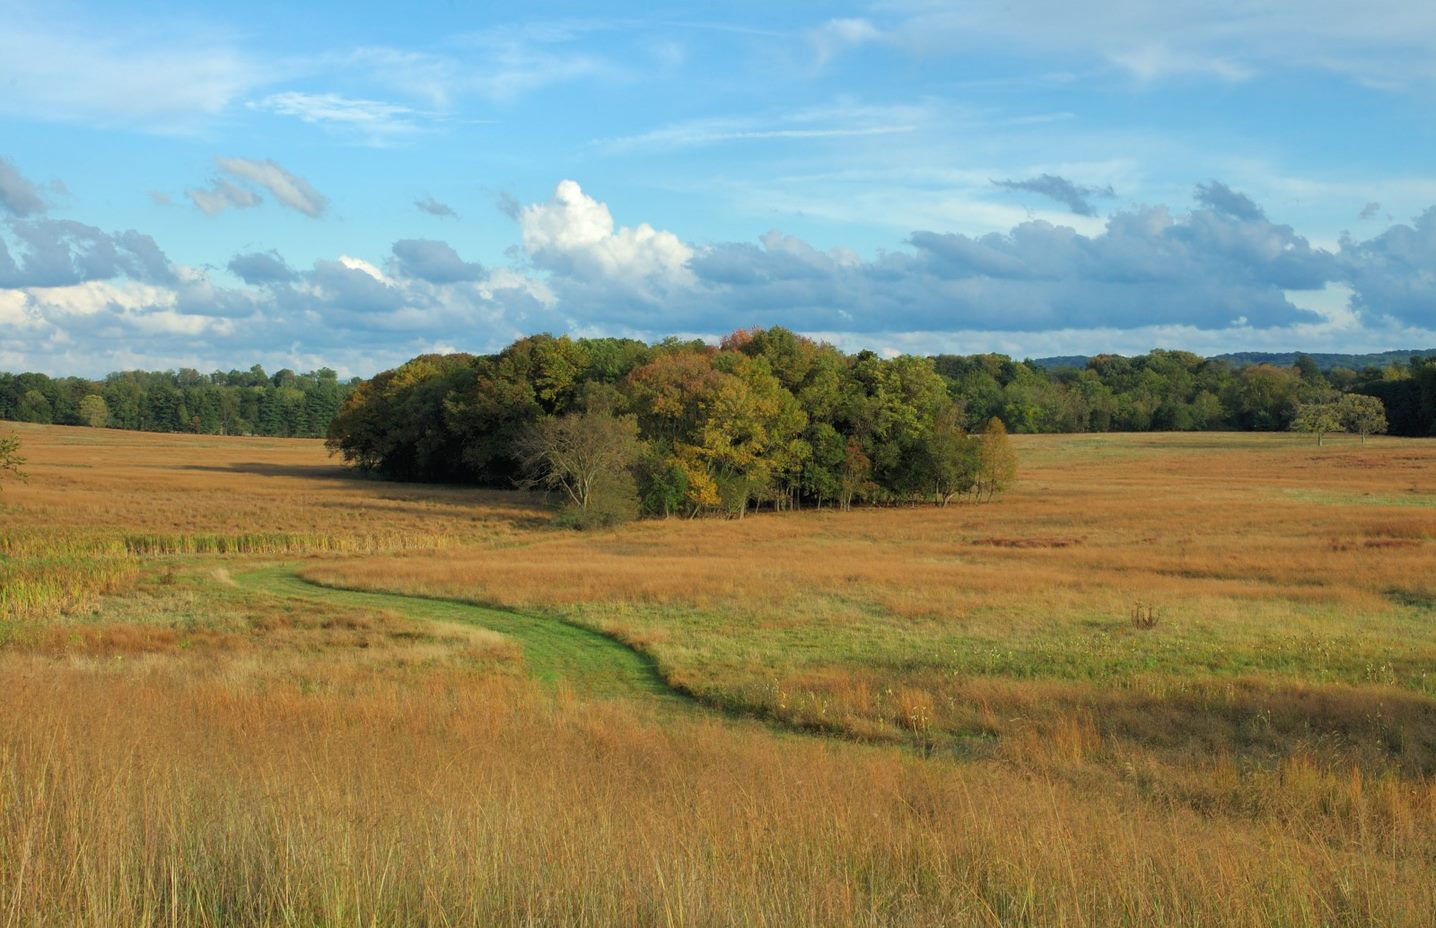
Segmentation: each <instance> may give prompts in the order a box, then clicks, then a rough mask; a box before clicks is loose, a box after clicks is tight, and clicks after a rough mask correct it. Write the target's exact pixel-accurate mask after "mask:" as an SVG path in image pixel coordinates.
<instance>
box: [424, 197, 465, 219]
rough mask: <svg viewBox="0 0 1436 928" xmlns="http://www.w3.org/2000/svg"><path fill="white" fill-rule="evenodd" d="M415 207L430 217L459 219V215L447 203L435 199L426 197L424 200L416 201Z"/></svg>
mask: <svg viewBox="0 0 1436 928" xmlns="http://www.w3.org/2000/svg"><path fill="white" fill-rule="evenodd" d="M414 206H415V207H416V208H417V209H418V210H419V211H420V212H423V213H428V214H429V215H430V216H438V217H439V218H440V219H458V218H459V214H458V213H456V212H454V208H453V207H452V206H450V205H449V204H447V203H442V202H440V201H438V200H436V199H434V198H433V197H424V198H423V199H422V200H415V201H414Z"/></svg>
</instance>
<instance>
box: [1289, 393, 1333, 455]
mask: <svg viewBox="0 0 1436 928" xmlns="http://www.w3.org/2000/svg"><path fill="white" fill-rule="evenodd" d="M1291 430H1292V431H1293V432H1309V433H1311V434H1313V435H1315V436H1316V445H1317V447H1318V448H1319V447H1321V440H1322V437H1323V436H1325V435H1326V434H1328V433H1329V432H1339V431H1341V414H1340V413H1339V412H1338V410H1337V406H1336V404H1335V403H1303V404H1302V405H1301V406H1300V407H1298V408H1297V411H1296V418H1295V419H1293V420H1292V422H1291Z"/></svg>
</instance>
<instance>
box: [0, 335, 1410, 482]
mask: <svg viewBox="0 0 1436 928" xmlns="http://www.w3.org/2000/svg"><path fill="white" fill-rule="evenodd" d="M754 334H758V333H754ZM788 335H791V333H786V334H785V333H784V330H781V329H773V330H769V332H768V333H762V334H761V337H759V339H758V341H759V344H760V345H763V344H766V343H767V342H770V341H774V340H785V339H786V338H787V336H788ZM537 338H538V341H537V342H536V344H539V345H546V344H547V343H548V342H549V341H553V342H559V343H564V344H572V345H574V346H577V348H576V349H575V351H576V352H577V353H578V354H583V353H587V355H588V356H589V359H588V360H587V361H581V365H582V366H584V371H583V372H581V373H578V374H575V375H574V376H577V377H578V378H579V379H580V380H581V381H582V382H583V383H589V382H599V383H604V384H608V385H610V386H614V387H615V388H617V389H620V390H621V391H623V390H627V391H629V392H632V390H634V389H637V387H626V386H625V385H624V384H623V381H624V379H625V378H626V377H627V376H628V375H629V374H630V373H631V372H632V371H634V370H636V369H638V368H640V367H643V366H645V365H647V364H648V363H650V362H652V361H654V360H656V359H657V358H659V357H660V356H665V355H673V354H683V353H685V352H686V353H690V354H695V355H702V354H704V353H705V352H715V353H722V352H725V351H733V350H736V348H735V346H733V345H725V346H720V347H719V348H718V349H712V348H709V347H708V346H704V345H702V344H700V343H697V342H675V341H668V342H663V343H660V344H658V345H652V346H650V345H645V344H643V343H641V342H637V341H630V340H623V339H579V340H576V341H572V342H571V343H570V342H567V341H565V340H563V339H549V338H548V337H547V336H539V337H537ZM793 338H794V339H795V340H796V341H797V342H798V343H800V344H806V343H805V342H804V340H802V339H797V337H796V336H793ZM528 341H530V340H524V342H520V343H518V345H523V344H524V343H525V342H528ZM518 345H516V346H511V347H510V348H509V349H506V351H505V352H503V353H501V354H500V355H495V356H492V357H491V358H489V359H488V360H483V361H482V364H483V365H492V364H500V366H501V367H502V366H504V365H510V364H513V363H517V362H516V361H512V360H508V361H504V362H502V363H500V362H499V361H498V360H497V359H498V358H501V357H503V356H504V355H506V354H513V353H515V352H518V353H519V354H522V353H523V351H525V350H529V349H520V348H519V347H518ZM531 350H532V351H537V352H538V353H539V354H545V353H552V352H550V351H549V349H547V348H533V349H531ZM765 350H766V349H765ZM803 351H804V352H811V353H815V354H816V355H817V356H819V358H820V360H819V361H817V362H815V364H816V366H817V367H818V368H819V369H820V370H823V371H830V372H833V374H834V376H837V375H836V372H837V371H838V370H839V369H845V368H846V366H847V365H849V364H854V363H856V361H855V359H857V358H858V357H861V355H854V356H852V357H847V356H842V355H841V354H840V353H838V352H836V351H835V350H834V349H830V348H826V347H824V346H812V347H805V348H804V349H803ZM557 353H559V354H564V353H565V352H564V351H563V350H557ZM739 353H742V352H739ZM790 353H791V354H795V355H796V354H798V353H800V352H797V351H796V350H795V351H794V352H790ZM480 360H481V359H476V358H474V357H471V356H466V355H456V356H453V357H452V358H451V359H450V360H449V361H447V362H446V361H442V360H438V359H434V358H429V359H416V362H420V361H422V363H421V364H419V365H418V366H419V368H422V369H424V370H428V369H430V368H432V369H433V370H434V372H435V373H434V376H439V375H440V374H441V373H443V374H444V376H447V374H446V373H444V372H447V371H449V369H450V368H451V367H460V368H468V367H472V366H474V365H476V364H480ZM416 362H410V365H405V368H406V369H407V368H409V367H410V366H411V365H414V364H415V363H416ZM571 363H579V362H571ZM669 363H673V364H679V363H684V362H669ZM690 363H691V362H690ZM719 363H720V364H729V363H732V362H730V361H721V362H719ZM769 363H770V365H771V364H772V360H771V359H770V360H769ZM864 363H867V364H870V363H871V362H870V361H867V362H864ZM903 363H905V364H909V365H911V364H921V363H930V364H931V367H932V370H933V371H934V372H935V373H936V374H937V376H938V378H939V379H940V380H941V381H942V384H943V386H944V388H945V390H946V391H947V394H948V395H949V396H950V397H951V398H952V399H953V400H954V401H955V403H956V411H955V413H954V415H955V416H956V417H957V424H958V425H959V426H960V428H961V429H962V430H964V431H966V432H974V431H979V430H981V429H983V428H984V427H985V424H986V423H987V422H988V421H989V420H991V419H992V418H994V417H995V418H997V419H1000V420H1001V421H1002V422H1003V424H1004V425H1005V426H1006V428H1007V429H1008V430H1009V431H1011V432H1104V431H1192V430H1240V431H1283V430H1287V429H1291V428H1308V429H1315V430H1317V431H1318V434H1321V432H1322V431H1327V430H1330V431H1336V430H1341V429H1343V428H1347V427H1349V426H1350V425H1351V423H1352V421H1353V419H1352V417H1353V415H1355V413H1354V412H1353V411H1352V403H1353V401H1352V400H1349V399H1346V398H1347V397H1353V396H1354V397H1362V396H1366V397H1373V398H1375V399H1376V400H1378V401H1379V402H1380V404H1381V414H1382V416H1383V417H1384V418H1385V420H1386V424H1387V431H1388V432H1389V433H1390V434H1393V435H1407V436H1424V435H1436V358H1432V357H1421V356H1415V357H1412V358H1410V359H1409V361H1407V362H1404V363H1398V362H1390V363H1386V364H1385V365H1383V366H1377V365H1370V366H1367V367H1364V368H1362V369H1361V370H1355V369H1350V368H1340V367H1338V368H1335V369H1328V370H1325V371H1323V370H1322V369H1321V368H1320V367H1318V365H1317V363H1316V362H1315V361H1314V360H1312V358H1311V357H1309V356H1305V355H1298V356H1297V357H1296V361H1295V362H1294V363H1292V364H1289V365H1288V364H1272V363H1257V364H1239V363H1234V362H1232V361H1231V360H1228V359H1219V358H1202V357H1200V356H1198V355H1195V354H1191V353H1189V352H1184V351H1162V350H1158V351H1152V352H1150V353H1148V354H1145V355H1141V356H1137V357H1123V356H1120V355H1098V356H1096V357H1093V358H1087V359H1077V360H1076V361H1074V363H1072V364H1069V365H1064V366H1058V367H1044V366H1041V365H1039V364H1037V363H1035V362H1032V361H1014V360H1012V359H1011V358H1009V357H1007V356H1005V355H1000V354H979V355H962V356H960V355H938V356H936V357H933V358H931V359H929V360H928V362H922V361H920V360H909V361H905V362H903ZM720 372H721V371H720ZM390 373H392V372H390ZM380 376H381V377H382V376H385V375H380ZM405 376H408V377H421V376H427V375H423V374H420V373H418V372H417V371H409V372H408V373H407V374H406V375H405ZM486 376H498V375H486ZM645 376H647V375H645ZM785 376H786V375H785ZM813 376H815V377H818V379H819V380H823V381H824V382H826V377H827V374H826V373H824V374H820V375H813ZM560 379H562V378H560ZM500 380H502V377H500ZM495 382H496V383H497V382H498V381H495ZM356 384H357V381H344V382H341V381H340V380H339V379H338V378H337V377H336V376H335V374H334V372H333V371H330V370H327V369H326V370H320V371H316V372H313V373H309V374H296V373H294V372H293V371H289V370H282V371H280V372H278V373H276V374H274V375H272V376H271V375H268V374H266V373H265V372H264V370H263V368H261V367H258V366H255V367H252V368H250V369H249V370H248V371H230V372H228V373H223V372H218V371H216V372H215V373H213V374H208V375H206V374H200V373H199V372H197V371H194V370H189V369H183V370H180V371H178V372H175V371H164V372H145V371H126V372H121V373H115V374H110V375H109V376H108V377H106V378H104V379H103V380H86V379H83V378H77V377H65V378H50V377H48V376H46V375H44V374H36V373H28V374H6V373H0V419H11V420H18V421H24V422H41V423H56V424H65V425H106V426H109V427H111V428H125V429H145V430H150V431H182V432H202V433H207V434H239V435H244V434H255V435H274V436H300V437H314V436H325V435H327V434H328V433H329V428H330V424H331V423H332V422H333V421H334V420H335V417H336V416H337V414H338V411H339V409H340V407H341V405H342V404H343V402H344V400H345V398H346V397H348V396H349V394H350V392H351V391H352V390H353V389H354V387H355V385H356ZM797 387H798V389H799V391H800V392H801V390H803V389H806V390H807V391H808V392H807V395H808V396H809V397H810V398H813V400H814V402H819V403H822V402H826V400H822V399H821V397H822V395H823V390H821V389H819V388H818V387H816V386H814V385H813V384H807V385H806V386H804V385H802V384H797ZM432 388H433V387H432V385H431V387H430V389H432ZM539 389H540V390H541V391H542V392H543V393H545V394H546V395H551V396H547V398H543V399H541V400H540V401H539V402H540V406H541V407H544V408H547V407H548V406H553V405H554V404H555V402H559V403H563V402H569V401H570V400H571V398H569V397H566V396H565V395H564V394H563V391H562V390H559V391H558V393H555V392H554V391H555V389H557V388H556V387H554V386H552V385H544V386H540V387H539ZM785 389H786V387H785ZM789 392H790V393H792V392H793V391H792V390H789ZM794 396H795V398H798V394H796V393H795V394H794ZM1343 404H1344V407H1345V412H1344V413H1343V411H1342V410H1340V409H1336V408H1334V407H1336V406H1339V405H1343ZM805 411H807V410H805ZM1304 411H1305V413H1306V414H1305V415H1303V412H1304ZM818 413H819V415H818V417H817V420H816V421H819V422H823V421H829V420H828V419H826V418H825V415H826V411H825V408H819V409H818ZM1370 413H1371V407H1370V406H1369V405H1368V406H1367V407H1366V408H1365V414H1366V415H1367V416H1369V414H1370ZM454 421H455V422H457V421H458V420H457V419H455V420H454ZM1333 423H1334V424H1333ZM1343 423H1345V424H1343ZM447 427H448V426H447V425H444V428H447ZM1351 430H1352V431H1362V430H1361V429H1358V428H1354V427H1353V428H1351ZM398 440H399V439H398V437H397V436H396V441H398ZM494 440H495V441H498V440H499V439H494ZM427 441H429V442H440V443H442V440H441V439H438V438H433V439H428V440H427ZM401 443H402V442H401ZM819 443H820V444H821V440H820V441H819ZM479 444H483V442H482V441H481V442H479ZM484 453H487V452H484ZM426 454H428V452H426V451H415V452H414V455H416V456H418V457H423V456H424V455H426ZM387 456H389V457H393V456H394V454H389V455H387ZM399 456H400V457H402V455H399ZM480 456H481V457H482V453H481V454H480ZM398 469H399V470H406V469H407V470H409V471H412V472H413V474H414V475H415V477H416V478H418V477H422V476H427V477H428V478H429V479H441V480H456V481H459V480H474V479H488V478H487V475H486V474H482V473H481V474H479V475H478V476H474V475H472V474H470V472H469V470H468V465H467V464H466V463H463V462H462V461H460V462H459V463H457V464H456V465H454V466H448V467H446V466H438V465H434V466H432V467H430V466H428V465H426V466H425V467H422V468H416V467H411V466H410V465H408V464H403V465H400V466H399V468H398ZM431 471H432V472H431Z"/></svg>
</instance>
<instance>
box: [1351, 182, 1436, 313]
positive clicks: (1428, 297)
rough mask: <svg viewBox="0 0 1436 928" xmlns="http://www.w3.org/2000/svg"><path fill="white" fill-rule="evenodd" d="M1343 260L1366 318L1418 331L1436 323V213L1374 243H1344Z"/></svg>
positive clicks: (1390, 231)
mask: <svg viewBox="0 0 1436 928" xmlns="http://www.w3.org/2000/svg"><path fill="white" fill-rule="evenodd" d="M1340 257H1341V263H1342V269H1343V272H1344V276H1345V278H1346V279H1347V280H1348V281H1349V282H1350V284H1351V288H1352V290H1353V296H1352V304H1353V306H1354V307H1355V308H1356V309H1357V310H1359V311H1360V312H1362V313H1363V314H1365V315H1373V316H1390V317H1392V318H1394V319H1397V320H1400V321H1403V322H1406V323H1410V324H1413V325H1427V326H1430V325H1432V323H1433V320H1436V207H1431V208H1430V209H1427V210H1426V211H1425V212H1424V213H1422V214H1421V215H1420V216H1418V217H1416V219H1415V221H1413V222H1411V223H1410V224H1406V223H1400V224H1398V225H1394V226H1392V227H1391V228H1389V229H1387V230H1386V231H1385V232H1383V233H1381V234H1380V235H1378V236H1376V237H1375V238H1372V239H1370V240H1368V241H1364V242H1357V241H1353V240H1352V239H1351V238H1350V237H1349V236H1346V237H1343V238H1342V240H1341V253H1340Z"/></svg>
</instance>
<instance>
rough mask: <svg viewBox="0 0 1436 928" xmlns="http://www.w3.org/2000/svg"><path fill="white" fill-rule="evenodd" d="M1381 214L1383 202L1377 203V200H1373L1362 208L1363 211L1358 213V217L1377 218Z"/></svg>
mask: <svg viewBox="0 0 1436 928" xmlns="http://www.w3.org/2000/svg"><path fill="white" fill-rule="evenodd" d="M1379 215H1381V204H1380V203H1377V202H1376V201H1375V200H1372V201H1371V202H1370V203H1367V204H1366V205H1365V206H1363V207H1362V208H1361V212H1360V213H1358V214H1357V217H1356V218H1358V219H1375V218H1376V217H1377V216H1379Z"/></svg>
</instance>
